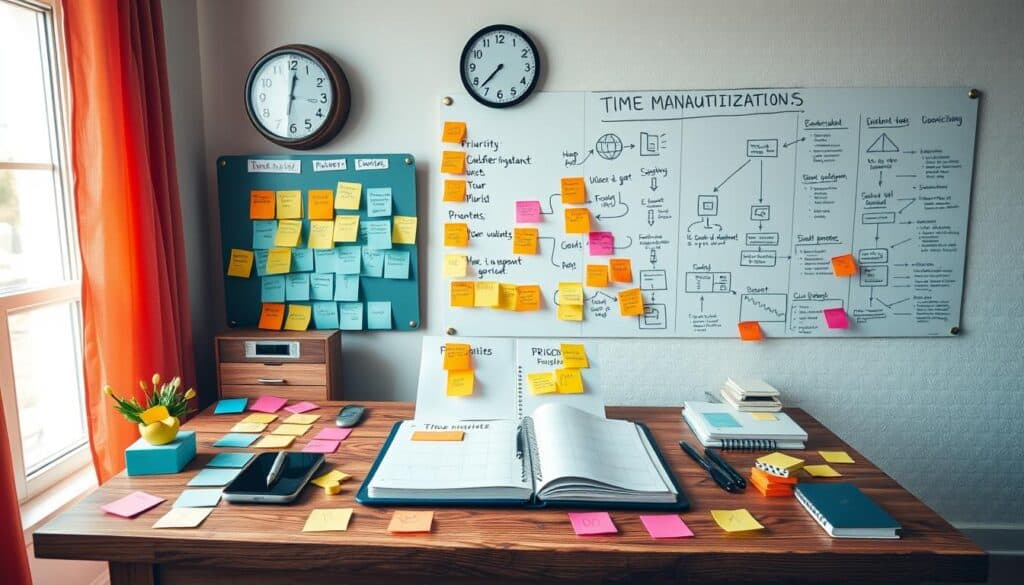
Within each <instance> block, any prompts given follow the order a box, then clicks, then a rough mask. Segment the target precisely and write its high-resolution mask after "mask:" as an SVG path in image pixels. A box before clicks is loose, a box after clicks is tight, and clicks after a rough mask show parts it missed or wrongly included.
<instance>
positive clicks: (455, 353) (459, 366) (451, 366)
mask: <svg viewBox="0 0 1024 585" xmlns="http://www.w3.org/2000/svg"><path fill="white" fill-rule="evenodd" d="M469 352H470V347H469V344H468V343H446V344H444V362H443V365H442V367H443V368H444V369H446V370H472V369H473V363H472V362H471V361H470V357H469Z"/></svg>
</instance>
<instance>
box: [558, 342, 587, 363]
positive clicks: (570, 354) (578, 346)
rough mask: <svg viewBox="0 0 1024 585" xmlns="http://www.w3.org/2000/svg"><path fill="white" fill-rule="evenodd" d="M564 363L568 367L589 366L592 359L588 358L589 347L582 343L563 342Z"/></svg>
mask: <svg viewBox="0 0 1024 585" xmlns="http://www.w3.org/2000/svg"><path fill="white" fill-rule="evenodd" d="M561 349H562V365H564V366H565V367H567V368H589V367H590V360H588V359H587V348H585V347H583V344H582V343H563V344H562V345H561Z"/></svg>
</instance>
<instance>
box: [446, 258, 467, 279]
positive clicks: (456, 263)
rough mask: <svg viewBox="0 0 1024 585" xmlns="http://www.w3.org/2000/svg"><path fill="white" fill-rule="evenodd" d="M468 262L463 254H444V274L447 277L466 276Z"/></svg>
mask: <svg viewBox="0 0 1024 585" xmlns="http://www.w3.org/2000/svg"><path fill="white" fill-rule="evenodd" d="M467 266H468V262H467V260H466V256H465V255H464V254H445V255H444V275H445V276H447V277H448V278H462V277H463V276H466V268H467Z"/></svg>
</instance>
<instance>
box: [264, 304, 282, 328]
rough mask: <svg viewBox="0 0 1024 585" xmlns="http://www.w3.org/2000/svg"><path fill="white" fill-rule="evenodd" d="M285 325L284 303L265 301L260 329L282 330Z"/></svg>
mask: <svg viewBox="0 0 1024 585" xmlns="http://www.w3.org/2000/svg"><path fill="white" fill-rule="evenodd" d="M282 325H284V303H263V310H262V311H261V312H260V325H259V327H260V329H270V330H272V331H280V330H281V326H282Z"/></svg>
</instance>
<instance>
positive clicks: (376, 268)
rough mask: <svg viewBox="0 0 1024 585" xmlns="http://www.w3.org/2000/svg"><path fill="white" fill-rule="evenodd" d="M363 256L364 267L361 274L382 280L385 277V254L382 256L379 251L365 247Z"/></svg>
mask: <svg viewBox="0 0 1024 585" xmlns="http://www.w3.org/2000/svg"><path fill="white" fill-rule="evenodd" d="M361 256H362V262H363V267H362V269H361V270H360V271H359V274H361V275H362V276H372V277H373V278H380V277H381V276H383V275H384V254H381V253H380V251H379V250H371V249H370V248H368V247H366V246H363V249H362V253H361Z"/></svg>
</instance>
